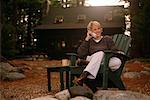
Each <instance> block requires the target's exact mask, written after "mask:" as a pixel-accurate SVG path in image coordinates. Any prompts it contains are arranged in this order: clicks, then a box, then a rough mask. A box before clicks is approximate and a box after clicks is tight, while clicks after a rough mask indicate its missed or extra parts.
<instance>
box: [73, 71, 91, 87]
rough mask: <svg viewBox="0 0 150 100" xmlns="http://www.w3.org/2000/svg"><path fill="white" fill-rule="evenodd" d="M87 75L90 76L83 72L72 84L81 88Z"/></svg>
mask: <svg viewBox="0 0 150 100" xmlns="http://www.w3.org/2000/svg"><path fill="white" fill-rule="evenodd" d="M88 75H90V73H89V72H87V71H84V72H83V73H82V74H81V75H80V77H79V78H77V79H76V80H74V84H75V85H81V86H83V82H84V80H85V79H86V78H87V76H88Z"/></svg>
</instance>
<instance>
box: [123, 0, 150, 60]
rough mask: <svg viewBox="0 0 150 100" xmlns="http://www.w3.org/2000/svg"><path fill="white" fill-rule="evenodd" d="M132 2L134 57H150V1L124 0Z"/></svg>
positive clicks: (132, 53) (132, 54) (130, 9)
mask: <svg viewBox="0 0 150 100" xmlns="http://www.w3.org/2000/svg"><path fill="white" fill-rule="evenodd" d="M124 1H129V2H130V7H129V14H130V15H131V30H130V31H131V36H132V38H133V40H132V49H131V56H133V57H146V58H149V57H150V52H149V51H150V46H149V44H150V40H149V37H150V34H149V33H150V27H149V25H150V12H149V10H150V7H149V6H150V0H124Z"/></svg>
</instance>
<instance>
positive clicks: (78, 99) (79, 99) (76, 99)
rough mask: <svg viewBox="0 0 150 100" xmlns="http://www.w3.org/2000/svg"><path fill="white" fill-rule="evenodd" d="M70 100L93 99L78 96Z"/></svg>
mask: <svg viewBox="0 0 150 100" xmlns="http://www.w3.org/2000/svg"><path fill="white" fill-rule="evenodd" d="M69 100H91V99H89V98H87V97H84V96H76V97H74V98H71V99H69Z"/></svg>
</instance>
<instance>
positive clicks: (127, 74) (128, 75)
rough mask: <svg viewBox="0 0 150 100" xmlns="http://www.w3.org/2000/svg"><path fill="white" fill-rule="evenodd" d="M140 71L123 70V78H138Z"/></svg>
mask: <svg viewBox="0 0 150 100" xmlns="http://www.w3.org/2000/svg"><path fill="white" fill-rule="evenodd" d="M141 75H142V74H141V73H140V72H125V73H123V77H124V78H140V77H141Z"/></svg>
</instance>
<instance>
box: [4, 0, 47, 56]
mask: <svg viewBox="0 0 150 100" xmlns="http://www.w3.org/2000/svg"><path fill="white" fill-rule="evenodd" d="M43 1H44V0H2V25H3V27H2V55H3V56H6V57H12V56H15V55H16V54H18V53H22V51H25V49H26V48H28V47H29V46H31V47H32V46H33V45H32V44H33V41H32V40H33V38H35V33H34V30H33V28H34V27H35V26H36V25H38V24H40V20H41V17H42V6H41V5H42V2H43Z"/></svg>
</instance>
